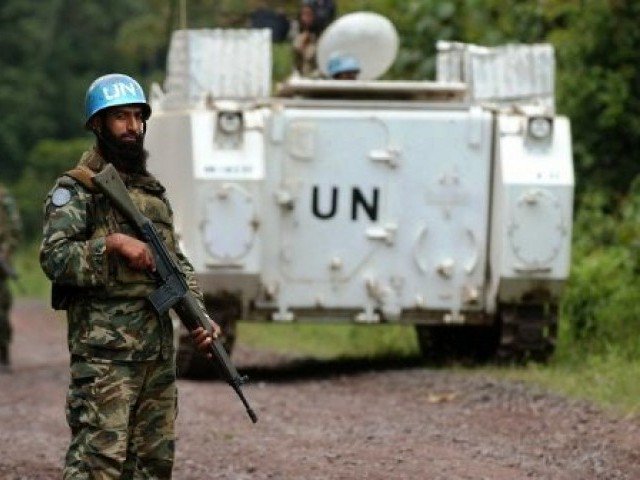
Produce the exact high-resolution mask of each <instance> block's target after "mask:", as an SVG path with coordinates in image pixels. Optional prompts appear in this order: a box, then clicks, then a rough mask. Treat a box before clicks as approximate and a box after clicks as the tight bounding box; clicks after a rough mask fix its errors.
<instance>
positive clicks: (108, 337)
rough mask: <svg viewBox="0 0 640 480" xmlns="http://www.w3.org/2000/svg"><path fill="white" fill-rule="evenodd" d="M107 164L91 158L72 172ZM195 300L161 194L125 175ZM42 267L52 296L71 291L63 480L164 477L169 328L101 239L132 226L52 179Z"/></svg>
mask: <svg viewBox="0 0 640 480" xmlns="http://www.w3.org/2000/svg"><path fill="white" fill-rule="evenodd" d="M79 165H82V166H85V167H88V168H89V169H91V170H93V171H94V172H98V171H100V170H101V169H102V168H103V166H104V165H105V163H104V160H103V159H102V158H101V157H100V155H99V154H98V153H97V151H95V150H92V151H89V152H86V153H85V154H84V155H83V156H82V158H81V160H80V164H79ZM123 180H124V181H125V184H126V185H127V189H128V190H129V193H130V195H131V197H132V199H133V201H134V203H135V204H136V205H137V206H138V208H139V209H140V210H141V211H142V213H143V214H144V215H145V216H147V217H148V218H150V219H151V220H152V221H153V223H154V225H155V227H156V229H157V230H158V232H159V233H160V234H161V235H162V237H163V239H164V240H165V242H166V245H167V247H168V249H169V250H170V251H171V252H173V253H175V255H176V260H177V262H178V264H179V265H180V266H181V267H182V269H183V271H185V272H186V277H187V282H188V283H189V286H190V287H191V290H192V291H193V292H194V293H195V294H196V295H197V296H198V298H199V299H200V300H201V299H202V294H201V292H200V291H199V290H198V289H197V287H196V284H195V280H194V277H193V268H192V266H191V265H190V264H189V262H188V260H187V259H186V258H185V257H184V255H183V254H182V253H181V251H180V249H179V247H178V243H177V241H176V238H175V233H174V229H173V218H172V211H171V207H170V206H169V203H168V201H167V199H166V198H165V196H164V187H162V185H161V184H160V183H159V182H158V181H157V180H156V179H155V178H153V177H152V176H142V175H123ZM44 209H45V224H44V232H43V234H44V238H43V242H42V246H41V249H40V263H41V265H42V268H43V270H44V271H45V273H46V274H47V276H48V277H49V278H50V279H51V280H52V281H53V282H54V288H55V289H60V288H66V289H67V295H68V293H69V292H68V291H69V290H71V292H72V293H71V295H70V301H69V303H68V305H67V306H66V310H67V320H68V345H69V351H70V353H71V381H70V386H69V392H68V397H67V421H68V423H69V426H70V428H71V433H72V441H71V445H70V447H69V450H68V452H67V457H66V466H65V470H64V478H66V479H74V480H77V479H84V478H98V479H103V478H105V479H106V478H123V479H124V478H136V479H137V478H154V479H162V478H170V477H171V469H172V466H173V453H174V419H175V416H176V412H177V406H176V402H177V393H176V386H175V357H174V347H173V330H172V324H171V320H170V318H169V316H168V315H163V316H161V317H158V315H156V314H155V312H154V311H153V310H152V308H151V306H150V304H149V303H148V302H147V301H146V300H145V297H146V296H147V295H148V294H149V293H150V292H151V291H152V290H153V289H154V288H155V287H156V285H155V283H154V281H153V279H152V278H151V277H150V276H149V275H148V274H147V273H145V272H140V271H135V270H133V269H131V268H129V267H128V265H127V263H126V261H125V260H123V259H122V258H121V257H119V256H117V255H108V254H106V240H105V238H106V236H107V235H109V234H110V233H115V232H121V233H125V234H128V235H131V236H134V234H133V229H132V227H131V226H130V225H129V224H128V223H127V221H126V220H125V219H124V217H122V216H121V215H120V213H119V212H117V211H116V210H115V209H113V208H112V207H111V205H110V203H109V201H108V200H107V199H106V198H105V197H104V196H103V195H101V194H98V193H92V192H91V191H89V190H88V189H87V188H86V187H85V186H83V185H82V184H81V183H80V182H78V181H77V180H75V179H73V178H71V177H70V176H66V175H65V176H62V177H60V178H59V179H58V180H57V182H56V184H55V186H54V188H53V189H52V190H51V192H50V193H49V195H48V197H47V199H46V201H45V207H44Z"/></svg>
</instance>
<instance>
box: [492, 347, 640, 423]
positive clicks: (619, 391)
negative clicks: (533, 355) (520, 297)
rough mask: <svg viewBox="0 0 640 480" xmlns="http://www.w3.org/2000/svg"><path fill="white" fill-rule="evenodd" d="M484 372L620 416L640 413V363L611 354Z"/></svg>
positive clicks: (494, 368)
mask: <svg viewBox="0 0 640 480" xmlns="http://www.w3.org/2000/svg"><path fill="white" fill-rule="evenodd" d="M482 370H483V371H485V372H486V373H488V374H490V375H492V376H495V377H497V378H505V379H509V380H517V381H522V382H526V383H532V384H535V385H540V386H542V387H544V388H546V389H548V390H551V391H554V392H557V393H560V394H563V395H566V396H569V397H572V398H576V399H583V400H588V401H590V402H594V403H596V404H597V405H600V406H602V407H605V408H607V409H610V410H613V411H615V412H617V413H621V414H629V415H635V414H638V413H640V383H639V382H638V378H639V376H640V359H634V360H632V361H629V360H626V359H624V358H622V357H621V356H619V355H617V354H616V353H613V352H611V353H608V354H604V355H589V356H585V357H584V358H583V359H582V361H580V362H579V363H574V362H566V361H557V360H554V361H552V362H551V363H550V364H549V365H537V364H529V365H527V366H524V367H507V368H497V367H491V368H486V369H482Z"/></svg>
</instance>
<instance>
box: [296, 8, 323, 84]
mask: <svg viewBox="0 0 640 480" xmlns="http://www.w3.org/2000/svg"><path fill="white" fill-rule="evenodd" d="M314 19H315V16H314V13H313V8H311V7H310V6H309V5H303V6H302V7H301V8H300V14H299V16H298V24H299V32H298V34H297V35H296V36H295V38H294V39H293V65H294V68H295V70H296V71H297V72H298V74H299V75H301V76H303V77H317V76H319V71H318V64H317V61H316V50H317V42H318V34H317V32H316V31H315V26H314V21H315V20H314Z"/></svg>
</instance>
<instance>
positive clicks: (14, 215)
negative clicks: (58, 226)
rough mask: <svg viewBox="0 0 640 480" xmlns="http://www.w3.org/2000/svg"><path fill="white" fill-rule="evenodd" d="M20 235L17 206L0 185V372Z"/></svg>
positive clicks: (5, 360) (5, 355)
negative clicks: (15, 257) (13, 262)
mask: <svg viewBox="0 0 640 480" xmlns="http://www.w3.org/2000/svg"><path fill="white" fill-rule="evenodd" d="M21 237H22V224H21V222H20V215H19V214H18V207H17V206H16V202H15V201H14V199H13V197H12V196H11V195H10V194H9V192H8V191H7V190H6V189H5V188H4V187H3V186H1V185H0V372H7V371H8V370H9V363H10V362H9V344H10V343H11V323H10V321H9V313H10V310H11V300H12V299H11V290H10V289H9V282H8V280H9V278H10V277H11V276H12V274H13V275H15V274H14V273H13V271H12V268H11V257H12V256H13V253H14V252H15V249H16V247H17V246H18V243H19V242H20V239H21Z"/></svg>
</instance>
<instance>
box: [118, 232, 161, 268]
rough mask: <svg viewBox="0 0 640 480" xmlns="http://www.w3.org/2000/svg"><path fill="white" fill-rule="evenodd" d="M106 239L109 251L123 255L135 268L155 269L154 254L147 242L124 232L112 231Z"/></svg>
mask: <svg viewBox="0 0 640 480" xmlns="http://www.w3.org/2000/svg"><path fill="white" fill-rule="evenodd" d="M106 241H107V252H116V253H117V254H119V255H121V256H123V257H124V258H126V259H127V261H128V262H129V266H130V267H131V268H133V269H134V270H150V271H154V270H155V268H156V266H155V262H154V261H153V255H151V251H150V250H149V247H148V246H147V244H146V243H144V242H142V241H140V240H138V239H137V238H133V237H130V236H129V235H125V234H123V233H112V234H110V235H108V236H107V240H106Z"/></svg>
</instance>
